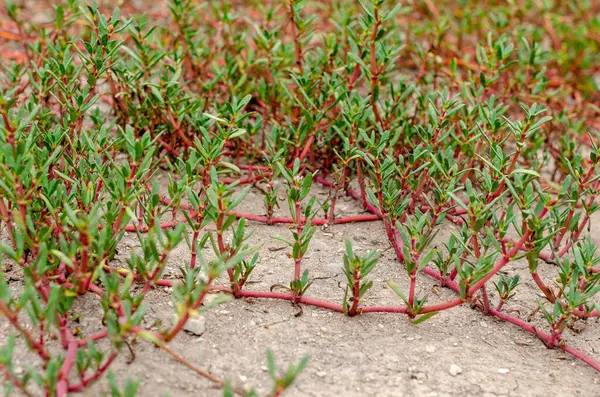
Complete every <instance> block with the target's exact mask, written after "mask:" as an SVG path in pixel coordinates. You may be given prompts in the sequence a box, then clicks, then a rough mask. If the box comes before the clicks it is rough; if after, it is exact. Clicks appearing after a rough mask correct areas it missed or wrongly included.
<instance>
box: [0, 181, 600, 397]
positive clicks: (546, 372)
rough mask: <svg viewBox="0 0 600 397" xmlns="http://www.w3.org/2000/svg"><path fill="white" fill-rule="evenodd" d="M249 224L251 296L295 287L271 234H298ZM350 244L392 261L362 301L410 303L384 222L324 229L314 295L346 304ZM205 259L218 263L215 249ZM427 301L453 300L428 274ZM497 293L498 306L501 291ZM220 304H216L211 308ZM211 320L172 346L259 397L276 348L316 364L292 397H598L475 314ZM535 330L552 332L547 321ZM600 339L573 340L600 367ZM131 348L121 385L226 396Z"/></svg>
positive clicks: (516, 265) (576, 333) (533, 294)
mask: <svg viewBox="0 0 600 397" xmlns="http://www.w3.org/2000/svg"><path fill="white" fill-rule="evenodd" d="M315 194H317V196H318V198H319V199H320V200H322V201H323V200H325V198H326V194H327V192H326V190H324V189H316V190H315ZM281 205H282V208H283V207H285V206H286V203H285V202H284V201H282V202H281ZM338 208H339V211H340V212H339V213H340V214H341V215H350V214H357V213H360V209H359V207H358V205H357V204H356V203H355V202H354V201H350V200H349V199H348V200H346V198H344V199H342V200H341V202H339V204H338ZM241 211H247V212H252V213H254V214H262V212H264V209H263V205H262V193H261V192H260V191H259V190H258V189H252V190H251V192H250V194H249V196H248V197H247V199H246V200H245V201H244V202H243V203H242V208H241ZM281 213H282V214H284V213H285V212H284V211H281ZM594 224H595V225H599V224H600V219H598V218H596V219H595V223H594ZM249 226H250V227H251V228H252V229H254V234H253V236H252V238H251V242H252V243H263V246H262V248H261V250H260V259H259V263H258V265H257V268H256V269H255V271H254V273H253V274H252V276H251V282H250V283H249V284H248V286H247V288H248V289H252V290H263V291H265V290H269V288H270V287H271V286H272V285H274V284H279V283H280V284H284V285H287V284H288V283H289V280H290V278H291V277H292V275H293V263H292V261H291V260H290V259H289V258H288V257H287V253H288V250H287V248H283V244H282V243H281V242H279V241H278V240H275V239H273V238H272V235H273V234H274V233H277V234H280V235H284V236H285V235H289V233H290V231H289V228H288V227H286V226H285V225H276V226H267V225H263V224H259V223H254V222H249ZM454 230H456V229H455V227H454V226H453V225H451V224H447V225H445V226H444V227H442V231H441V233H440V234H439V235H438V236H437V241H436V244H438V246H440V247H441V246H442V244H443V242H445V241H447V238H448V237H449V235H450V233H452V232H453V231H454ZM590 233H591V235H592V236H593V239H594V241H595V243H597V244H598V243H600V233H598V228H595V232H594V229H592V230H591V231H590ZM346 239H350V240H351V241H352V243H353V245H354V247H355V248H356V249H357V250H358V252H363V253H366V252H367V251H368V250H370V249H377V250H379V251H380V252H381V255H382V256H381V259H380V262H379V264H378V265H377V266H376V268H375V270H374V271H373V273H371V275H370V279H371V280H373V281H374V282H375V285H374V287H373V288H372V289H371V290H370V291H369V292H368V293H367V294H366V296H365V298H364V304H365V305H375V304H377V305H382V304H392V305H393V304H397V305H400V304H401V301H400V299H399V298H398V297H397V296H396V295H395V294H394V292H393V291H392V290H391V289H389V288H388V287H387V285H386V281H387V280H390V279H393V280H395V281H396V282H397V283H398V284H399V285H400V286H401V287H402V288H404V289H405V290H406V289H407V287H408V277H407V275H406V272H405V270H404V269H403V268H401V265H400V264H399V262H398V261H397V260H396V259H395V255H394V252H393V250H392V249H390V246H389V244H388V242H387V239H386V236H385V231H384V230H383V226H382V224H381V223H380V222H369V223H360V224H348V225H336V226H335V227H333V228H331V227H330V228H326V227H321V228H319V230H318V231H317V232H316V233H315V236H314V239H313V241H312V243H311V245H310V249H309V252H308V254H307V255H306V257H305V259H304V261H303V267H304V268H305V269H308V270H309V272H310V276H311V278H312V279H313V284H312V285H311V287H310V289H309V290H308V292H307V296H310V297H316V298H320V299H327V300H330V301H333V302H336V303H341V302H342V300H343V297H344V287H345V277H344V275H343V273H342V259H343V252H344V241H345V240H346ZM137 246H139V245H138V243H137V238H135V236H133V235H129V236H127V237H126V238H125V239H124V240H123V242H122V248H121V249H120V250H119V255H118V257H117V259H116V261H115V262H117V263H115V264H117V265H118V262H119V260H121V261H123V260H125V259H126V258H127V257H128V255H129V253H130V251H131V250H135V249H136V247H137ZM205 251H206V254H207V257H208V250H205ZM189 256H190V254H189V250H188V248H187V246H186V245H185V243H183V244H181V245H180V246H179V247H178V248H177V250H176V251H174V252H173V255H172V256H171V259H170V260H169V263H168V270H167V271H166V274H165V278H169V277H176V276H177V275H178V274H179V266H180V265H182V264H183V263H184V262H185V261H188V260H189ZM540 267H541V269H542V271H541V272H540V274H541V275H542V277H543V278H544V279H545V280H547V282H551V279H552V277H553V276H555V274H557V273H556V269H555V268H554V266H553V265H548V264H546V263H543V264H542V265H540ZM18 272H19V270H12V271H11V272H9V273H8V276H9V279H11V280H12V282H11V288H14V289H15V290H19V288H20V283H21V281H20V279H21V277H19V274H18ZM515 272H518V273H521V274H522V283H521V285H520V286H519V287H518V288H517V295H516V296H515V298H514V299H513V300H512V301H511V302H509V304H508V305H507V306H506V310H507V311H513V313H516V314H518V315H519V316H520V317H521V318H527V317H528V316H529V315H530V314H531V313H532V312H533V311H534V309H535V305H536V303H535V302H536V301H537V300H538V299H541V297H540V295H539V293H538V290H537V289H536V287H535V285H534V283H533V281H531V278H530V276H528V268H527V265H526V264H525V263H524V262H519V261H517V262H512V263H511V264H509V266H507V268H506V273H508V274H514V273H515ZM218 284H220V285H223V286H225V285H226V280H225V279H224V278H222V279H221V280H219V283H218ZM490 292H491V291H490ZM426 294H427V295H429V302H430V303H436V302H442V301H445V300H448V299H452V298H453V297H455V294H454V292H452V291H451V290H448V289H444V288H440V287H439V286H438V283H437V282H436V281H435V280H433V279H431V278H430V277H428V276H426V275H420V276H419V279H418V284H417V296H423V295H426ZM491 295H492V299H494V298H495V294H494V293H491ZM215 297H216V295H212V296H211V299H214V298H215ZM146 300H147V302H148V304H149V308H148V310H147V314H146V318H145V320H144V325H146V326H147V327H153V326H155V325H159V324H161V323H162V324H166V323H169V322H170V321H172V316H173V312H174V309H173V304H172V301H171V297H170V291H169V288H157V289H154V290H153V291H152V292H151V293H149V294H148V296H147V299H146ZM77 305H78V306H79V310H78V312H81V313H82V314H83V316H82V318H81V319H80V320H79V321H80V322H79V327H80V329H81V331H82V334H83V335H85V334H89V333H93V332H97V331H99V330H100V329H101V328H100V327H101V324H100V321H101V316H102V312H101V308H100V304H99V298H97V297H96V296H94V295H93V294H88V295H86V296H85V297H83V298H81V299H80V300H79V301H78V302H77ZM202 317H203V319H204V320H205V330H204V332H203V333H202V335H201V336H198V335H191V334H189V333H186V332H182V333H180V334H179V335H178V336H177V338H176V339H175V340H174V341H173V342H172V343H171V344H170V345H169V346H170V347H171V348H172V349H173V350H174V351H175V352H177V353H178V354H180V355H182V356H183V357H184V358H185V359H186V360H188V361H189V362H191V363H192V364H194V365H195V366H197V367H198V368H201V369H204V370H206V371H208V372H209V373H211V374H212V375H214V376H216V377H219V378H221V379H229V380H230V381H231V383H232V385H234V386H237V387H255V388H256V390H257V391H258V392H259V393H261V394H265V393H267V392H269V391H270V387H271V383H270V380H269V376H268V372H267V367H266V354H265V352H266V351H267V349H271V350H272V351H273V352H274V354H275V358H276V362H277V364H278V366H279V367H280V368H281V367H285V366H287V363H289V362H298V361H299V360H300V359H301V358H302V356H304V355H309V356H310V361H309V364H308V367H307V368H306V370H305V371H304V372H303V373H302V374H301V375H300V376H299V378H298V379H297V381H296V383H295V385H294V386H293V387H292V388H291V389H290V390H289V391H288V393H286V396H415V397H417V396H590V397H591V396H600V374H598V373H597V372H595V371H594V370H593V369H592V368H590V367H589V366H587V365H586V364H585V363H583V362H580V361H577V360H575V359H573V358H572V357H571V356H570V355H568V354H566V353H564V352H561V351H557V350H548V349H547V348H546V347H545V346H544V345H543V344H542V343H541V342H540V341H539V340H537V339H536V338H535V337H534V336H532V335H530V334H527V333H525V332H523V331H521V330H520V329H518V328H517V327H515V326H512V325H511V324H508V323H505V322H502V321H499V320H497V319H495V318H492V317H488V316H485V315H483V314H482V313H481V312H479V311H477V310H474V309H472V308H470V307H468V305H463V306H460V307H457V308H453V309H450V310H447V311H445V312H442V313H440V314H438V315H436V316H434V317H432V318H431V319H429V320H427V321H425V322H424V323H421V324H418V325H413V324H411V323H410V321H409V320H408V318H407V317H406V316H404V315H398V314H370V313H369V314H363V315H359V316H356V317H354V318H348V317H345V316H344V315H342V314H340V313H335V312H330V311H327V310H324V309H318V308H313V307H308V306H303V307H302V312H301V314H300V313H299V309H298V308H297V307H294V306H292V304H291V303H290V302H287V301H276V300H265V299H246V300H236V301H229V302H226V303H221V304H220V305H218V306H216V307H213V308H210V309H208V310H206V311H205V312H203V313H202ZM532 322H533V323H535V324H536V325H539V326H541V327H544V320H543V319H542V317H541V315H539V313H538V314H537V315H535V316H533V319H532ZM0 327H1V328H0V329H1V330H2V331H1V332H0V344H5V343H6V339H7V334H8V332H9V327H8V325H7V324H5V323H3V324H1V325H0ZM543 329H545V328H543ZM599 330H600V324H599V323H598V320H588V321H579V322H578V323H577V324H575V325H574V327H573V330H569V331H567V333H566V339H567V340H568V342H569V343H571V344H572V345H574V346H576V347H577V348H579V349H582V350H583V351H585V352H586V353H588V354H589V355H591V356H592V357H595V358H596V359H598V357H599V355H600V332H599ZM19 346H20V347H18V348H17V352H16V353H15V356H16V357H17V360H16V363H15V365H16V366H17V367H20V368H23V367H26V366H27V363H28V361H29V360H30V357H29V356H28V355H27V354H25V349H24V348H23V346H22V345H19ZM100 346H104V347H106V346H105V345H103V344H100ZM131 347H132V349H133V352H134V356H132V354H131V353H130V352H129V351H128V349H127V348H126V347H125V348H123V350H122V354H121V355H120V356H119V358H118V359H117V361H116V362H115V363H114V364H113V366H112V367H111V368H112V370H113V371H115V373H116V374H117V376H118V379H119V380H120V381H123V380H124V379H125V378H126V377H130V378H133V379H139V380H141V384H140V388H139V394H138V395H140V396H164V395H171V396H220V395H222V391H220V390H218V389H216V388H215V387H214V385H213V384H212V383H211V382H210V381H208V380H206V379H205V378H202V377H200V376H198V375H197V374H195V373H194V372H192V371H191V370H190V369H188V368H187V367H185V366H183V365H182V364H180V363H179V362H177V361H176V360H175V359H173V358H172V357H171V356H169V355H168V354H167V353H165V352H163V351H161V350H159V349H157V348H155V347H153V346H152V345H150V344H149V343H147V342H143V341H140V342H137V343H133V344H132V345H131ZM132 359H133V361H132ZM130 361H132V362H130ZM108 393H109V387H108V382H107V381H106V378H103V379H102V380H101V381H99V382H98V383H97V384H96V385H94V386H93V387H92V388H91V389H90V390H88V391H87V392H85V393H82V394H81V395H85V396H96V395H108Z"/></svg>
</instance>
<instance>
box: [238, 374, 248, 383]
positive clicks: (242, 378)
mask: <svg viewBox="0 0 600 397" xmlns="http://www.w3.org/2000/svg"><path fill="white" fill-rule="evenodd" d="M240 380H241V381H242V382H245V381H247V380H248V377H247V376H246V375H240Z"/></svg>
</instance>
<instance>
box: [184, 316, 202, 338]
mask: <svg viewBox="0 0 600 397" xmlns="http://www.w3.org/2000/svg"><path fill="white" fill-rule="evenodd" d="M183 330H184V331H185V332H188V333H190V334H193V335H196V336H200V335H202V334H203V333H204V331H206V319H205V318H204V317H202V316H200V317H198V318H191V319H189V320H188V321H187V322H186V323H185V325H184V326H183Z"/></svg>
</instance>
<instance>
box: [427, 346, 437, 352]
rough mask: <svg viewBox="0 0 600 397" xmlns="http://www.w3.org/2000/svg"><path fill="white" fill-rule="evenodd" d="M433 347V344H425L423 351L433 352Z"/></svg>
mask: <svg viewBox="0 0 600 397" xmlns="http://www.w3.org/2000/svg"><path fill="white" fill-rule="evenodd" d="M435 349H436V347H435V346H433V345H429V346H427V347H426V348H425V351H426V352H427V353H433V352H434V351H435Z"/></svg>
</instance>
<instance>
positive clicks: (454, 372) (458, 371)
mask: <svg viewBox="0 0 600 397" xmlns="http://www.w3.org/2000/svg"><path fill="white" fill-rule="evenodd" d="M448 372H449V373H450V375H452V376H456V375H458V374H462V368H461V367H459V366H458V365H456V364H452V365H451V366H450V370H449V371H448Z"/></svg>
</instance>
